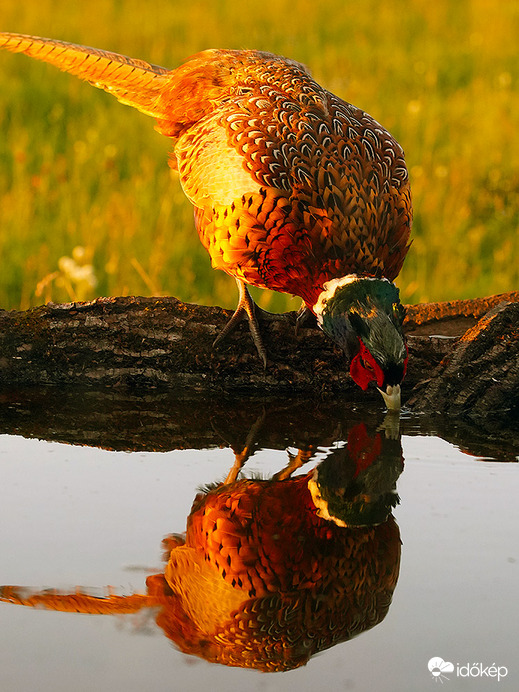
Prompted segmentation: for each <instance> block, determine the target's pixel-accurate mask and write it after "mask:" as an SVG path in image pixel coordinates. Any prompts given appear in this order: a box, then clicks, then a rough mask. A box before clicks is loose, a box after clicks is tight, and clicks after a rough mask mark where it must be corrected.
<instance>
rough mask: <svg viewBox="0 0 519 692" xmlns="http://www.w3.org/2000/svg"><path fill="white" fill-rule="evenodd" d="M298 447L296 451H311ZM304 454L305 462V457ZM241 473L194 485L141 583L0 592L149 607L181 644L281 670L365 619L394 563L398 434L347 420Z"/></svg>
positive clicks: (379, 603) (53, 602) (38, 599)
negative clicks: (266, 465) (328, 436)
mask: <svg viewBox="0 0 519 692" xmlns="http://www.w3.org/2000/svg"><path fill="white" fill-rule="evenodd" d="M308 460H309V459H305V460H304V461H308ZM303 463H304V462H303ZM295 468H297V466H295V467H294V465H293V463H292V460H291V461H290V463H289V465H288V466H287V468H286V469H283V470H282V471H280V472H279V473H277V474H276V475H275V476H274V477H273V478H272V479H269V480H266V479H264V480H257V479H247V478H242V479H239V478H238V473H239V469H240V465H235V466H234V467H233V468H232V469H231V471H230V473H229V475H228V477H227V479H226V480H225V482H224V483H220V484H216V485H215V486H213V487H212V488H211V489H208V490H207V491H206V492H201V493H199V494H198V495H197V496H196V498H195V500H194V502H193V506H192V509H191V512H190V514H189V517H188V519H187V530H186V533H185V535H183V536H181V535H176V534H173V535H171V536H169V537H168V538H166V539H165V540H164V547H165V548H166V554H165V559H166V561H167V564H166V566H165V569H164V572H163V573H159V574H154V575H151V576H149V577H148V579H147V581H146V584H147V593H146V594H130V595H128V596H119V595H115V594H111V593H108V594H106V595H105V596H104V597H99V596H97V597H96V596H93V595H90V594H87V593H82V592H81V591H80V590H77V591H76V592H75V593H71V594H62V593H59V592H56V591H53V590H49V589H46V590H44V591H40V592H38V591H32V590H30V589H27V588H26V587H19V586H2V587H0V602H2V601H4V602H11V603H17V604H21V605H27V606H32V607H39V608H41V607H46V608H49V609H53V610H61V611H72V612H85V613H92V614H94V613H97V614H123V613H132V612H138V611H140V610H141V609H143V608H157V609H158V613H157V624H158V625H159V626H160V627H161V628H162V629H163V631H164V633H165V634H166V636H167V637H169V638H170V639H171V640H172V641H173V642H175V644H176V645H177V646H178V648H179V649H180V650H181V651H183V652H184V653H189V654H192V655H196V656H199V657H201V658H205V659H206V660H209V661H212V662H215V663H222V664H225V665H228V666H239V667H247V668H257V669H260V670H264V671H282V670H290V669H292V668H295V667H298V666H301V665H304V664H305V663H306V662H307V661H308V660H309V658H310V657H311V656H312V655H314V654H315V653H317V652H319V651H323V650H324V649H327V648H330V647H331V646H334V645H335V644H338V643H339V642H344V641H347V640H348V639H351V638H352V637H354V636H356V635H358V634H360V633H361V632H364V631H366V630H368V629H370V628H371V627H374V626H375V625H377V624H378V623H379V622H381V621H382V620H383V619H384V617H385V615H386V613H387V612H388V609H389V606H390V604H391V599H392V594H393V592H394V589H395V587H396V583H397V580H398V574H399V565H400V535H399V530H398V526H397V524H396V522H395V520H394V518H393V515H392V513H391V510H392V508H393V507H394V506H395V504H396V503H397V502H398V496H397V495H396V491H395V489H396V481H397V478H398V476H399V474H400V473H401V471H402V468H403V460H402V448H401V444H400V438H399V436H397V437H396V438H394V439H392V438H391V437H387V436H386V435H383V434H381V432H380V431H378V432H376V433H375V434H374V435H373V434H369V433H368V431H367V429H366V426H365V424H364V423H361V424H358V425H357V426H355V427H353V428H352V429H351V430H350V431H349V434H348V443H347V446H345V447H337V448H334V449H333V450H332V452H331V453H330V454H329V456H328V457H327V458H325V459H324V460H323V461H322V462H321V463H320V464H319V465H318V466H316V468H314V469H313V470H311V471H309V472H308V473H305V474H303V475H300V476H296V477H294V478H291V477H290V476H291V474H292V472H293V471H294V470H295Z"/></svg>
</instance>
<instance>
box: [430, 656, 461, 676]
mask: <svg viewBox="0 0 519 692" xmlns="http://www.w3.org/2000/svg"><path fill="white" fill-rule="evenodd" d="M427 668H429V672H430V673H431V675H432V676H433V679H434V680H435V681H438V680H439V681H440V682H443V680H448V679H449V678H448V677H447V676H446V675H445V673H453V672H454V664H453V663H451V662H450V661H444V660H443V658H440V657H439V656H434V658H431V659H430V660H429V663H428V664H427Z"/></svg>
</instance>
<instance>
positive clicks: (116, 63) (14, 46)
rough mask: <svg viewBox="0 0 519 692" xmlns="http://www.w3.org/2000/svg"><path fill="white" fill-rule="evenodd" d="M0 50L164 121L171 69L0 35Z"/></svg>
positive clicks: (92, 50) (100, 52)
mask: <svg viewBox="0 0 519 692" xmlns="http://www.w3.org/2000/svg"><path fill="white" fill-rule="evenodd" d="M0 48H5V49H6V50H9V51H11V52H13V53H25V55H29V56H30V57H32V58H36V59H37V60H42V61H44V62H48V63H50V64H51V65H55V66H56V67H58V68H59V69H60V70H63V71H64V72H70V73H71V74H74V75H76V76H77V77H80V78H81V79H85V80H86V81H88V82H90V83H91V84H93V85H94V86H96V87H98V88H100V89H104V90H105V91H107V92H109V93H110V94H113V95H114V96H115V97H116V98H117V99H119V101H121V103H124V104H127V105H129V106H133V107H134V108H137V109H138V110H140V111H141V112H143V113H146V114H147V115H151V116H153V117H155V118H159V119H160V118H164V117H165V115H166V113H165V111H164V104H163V103H161V99H160V95H161V94H162V93H163V91H164V89H165V87H166V85H167V84H168V81H169V79H168V77H169V75H170V70H167V69H166V68H164V67H158V66H157V65H151V64H149V63H147V62H144V61H143V60H134V59H132V58H127V57H125V56H124V55H119V54H118V53H109V52H107V51H104V50H98V49H96V48H89V47H88V46H80V45H75V44H73V43H67V42H66V41H55V40H54V39H49V38H40V37H37V36H25V35H23V34H11V33H1V32H0Z"/></svg>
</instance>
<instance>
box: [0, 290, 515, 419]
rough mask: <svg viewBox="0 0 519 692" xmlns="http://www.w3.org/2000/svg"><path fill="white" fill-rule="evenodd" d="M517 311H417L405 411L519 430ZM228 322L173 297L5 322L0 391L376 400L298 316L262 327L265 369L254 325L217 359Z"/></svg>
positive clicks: (50, 310) (463, 305) (444, 306)
mask: <svg viewBox="0 0 519 692" xmlns="http://www.w3.org/2000/svg"><path fill="white" fill-rule="evenodd" d="M518 301H519V293H517V292H512V293H508V294H502V295H499V296H492V297H490V298H482V299H477V300H468V301H453V302H449V303H433V304H422V305H411V306H407V311H408V314H407V318H406V325H405V328H406V333H407V335H408V346H409V368H408V373H407V376H406V380H405V386H404V401H405V400H409V402H410V403H411V404H412V405H413V406H414V407H415V408H418V409H420V410H427V411H432V412H439V413H446V412H448V413H453V414H456V415H462V416H468V417H470V416H472V417H474V416H480V417H481V416H486V415H488V414H489V413H490V414H496V416H498V417H499V416H500V417H501V418H502V419H504V420H505V419H506V420H508V419H510V420H512V421H513V420H515V419H516V416H517V410H518V408H517V397H518V391H519V317H518V311H519V302H518ZM497 306H499V307H497ZM489 311H491V312H489ZM492 311H493V312H492ZM230 316H231V313H230V312H229V311H227V310H223V309H221V308H216V307H203V306H198V305H190V304H186V303H182V302H181V301H179V300H177V299H175V298H135V297H124V298H99V299H97V300H94V301H91V302H88V303H68V304H62V305H58V304H52V303H49V304H47V305H45V306H41V307H38V308H33V309H31V310H28V311H25V312H16V311H11V312H6V311H0V387H2V388H4V389H6V388H13V387H22V386H25V387H26V386H35V385H37V386H41V385H73V386H75V387H85V386H87V387H94V388H99V387H117V388H119V389H120V388H124V389H127V388H131V389H132V390H138V391H149V390H150V389H159V388H160V389H164V390H169V391H172V392H174V393H176V394H179V395H185V394H186V393H188V392H189V393H191V394H194V393H196V392H204V393H206V394H211V393H212V394H215V393H217V394H225V393H228V394H229V393H232V394H237V393H240V394H247V395H249V396H251V395H252V396H254V395H259V396H262V397H265V396H269V395H283V396H288V395H290V396H294V395H304V396H315V395H318V396H320V397H326V396H327V395H331V394H334V395H335V394H344V395H347V396H352V397H357V398H361V397H362V398H363V399H365V398H366V395H365V394H363V393H362V392H360V391H359V390H358V387H357V386H356V385H355V384H354V383H353V382H352V380H351V378H350V376H349V374H348V368H347V364H346V361H345V357H344V355H343V353H342V352H341V351H340V349H338V348H336V347H335V346H334V345H333V343H332V342H331V341H330V340H329V339H328V338H327V337H326V336H325V335H324V334H323V333H322V332H321V331H320V330H319V329H317V328H316V327H315V326H310V327H305V328H300V329H299V331H298V333H296V330H295V313H288V317H287V319H285V320H273V321H271V320H268V321H266V322H263V323H262V324H261V328H262V335H263V338H264V343H265V346H266V348H267V353H268V356H269V362H268V365H267V368H264V367H263V364H262V362H261V360H260V358H259V357H258V355H257V352H256V350H255V347H254V345H253V342H252V339H251V337H250V334H249V331H248V325H247V322H246V321H245V320H244V321H243V323H242V324H241V325H239V327H238V328H237V329H236V331H235V332H234V333H232V334H231V335H229V336H228V337H226V339H225V341H224V342H223V343H222V344H220V345H219V346H218V347H216V348H213V346H212V344H213V341H214V339H215V337H216V335H217V334H218V333H219V331H220V330H221V329H222V328H223V326H224V325H225V323H226V322H227V320H228V319H229V318H230ZM413 390H414V391H413ZM368 396H369V395H368ZM373 396H374V397H378V396H379V395H378V394H377V393H376V392H375V393H374V394H373Z"/></svg>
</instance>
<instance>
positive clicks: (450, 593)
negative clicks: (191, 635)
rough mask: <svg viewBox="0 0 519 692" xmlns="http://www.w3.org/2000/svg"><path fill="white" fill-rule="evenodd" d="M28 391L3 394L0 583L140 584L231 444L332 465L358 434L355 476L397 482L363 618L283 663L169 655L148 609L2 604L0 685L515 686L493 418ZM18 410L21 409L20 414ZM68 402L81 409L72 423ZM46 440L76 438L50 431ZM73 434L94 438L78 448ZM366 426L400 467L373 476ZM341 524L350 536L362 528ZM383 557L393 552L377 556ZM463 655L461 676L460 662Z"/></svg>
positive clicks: (510, 494) (262, 469)
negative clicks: (436, 665) (276, 666)
mask: <svg viewBox="0 0 519 692" xmlns="http://www.w3.org/2000/svg"><path fill="white" fill-rule="evenodd" d="M27 401H28V399H23V398H21V397H17V396H14V397H12V398H11V399H9V400H4V402H3V404H4V418H3V421H4V423H3V427H2V430H3V431H4V433H5V434H3V435H1V436H0V468H1V478H2V485H1V489H0V554H1V556H2V558H1V561H0V584H3V585H15V586H17V587H32V588H33V589H34V590H35V592H38V593H41V592H42V591H43V590H44V589H59V590H60V592H62V593H68V594H72V593H74V591H75V589H76V587H78V588H79V590H80V591H82V592H86V593H88V594H90V595H93V596H103V595H106V594H107V591H106V587H108V586H110V587H112V590H113V591H114V592H116V593H117V594H121V595H127V596H130V595H131V594H146V593H147V586H146V578H147V577H148V576H149V575H154V574H162V573H164V569H165V563H164V562H163V561H162V553H163V546H162V540H163V538H164V537H165V536H167V535H169V534H171V533H176V534H179V533H182V532H183V531H185V529H186V520H187V517H188V516H189V514H190V511H191V507H192V503H193V500H194V498H195V496H196V495H197V493H198V492H199V489H200V487H201V486H205V485H207V484H210V483H215V482H216V483H218V482H222V481H223V480H224V479H225V478H226V476H227V474H228V473H229V470H230V469H231V468H232V467H233V465H234V464H235V463H236V455H239V454H244V448H245V447H246V446H247V445H248V454H247V452H246V453H245V454H244V456H245V457H247V456H248V455H249V456H248V458H247V459H246V461H245V464H244V466H243V469H242V470H241V472H240V475H239V478H243V477H247V478H252V477H258V476H260V477H261V478H263V479H268V478H270V477H272V475H273V474H276V473H278V472H280V471H281V470H282V469H284V468H285V467H286V466H287V463H288V462H289V458H290V456H289V455H292V458H294V457H295V456H296V455H297V452H298V450H299V451H300V454H301V450H303V456H304V458H305V459H308V461H306V463H305V464H304V465H303V466H302V467H301V468H299V469H297V470H296V471H295V472H294V474H293V476H294V477H295V478H298V477H301V476H303V475H305V474H306V473H308V472H310V470H311V469H313V468H316V467H318V466H319V464H323V463H324V462H325V461H326V460H327V459H330V457H333V456H334V455H335V457H337V458H338V459H339V464H343V463H349V462H348V459H349V457H348V455H350V456H351V454H352V453H353V452H352V451H351V450H353V447H354V444H357V446H358V445H359V444H361V449H360V451H359V450H358V449H357V451H356V452H355V455H356V456H355V459H356V460H357V461H356V463H361V462H360V461H359V460H363V461H362V464H364V466H362V468H361V467H360V466H359V468H361V471H360V475H362V474H368V475H367V476H366V479H367V480H366V483H367V484H368V485H369V486H370V488H371V489H373V487H375V486H376V487H377V488H378V487H379V484H380V482H382V483H388V484H389V486H391V485H392V484H393V483H396V487H397V491H398V495H399V496H400V504H398V505H397V506H396V507H395V509H394V511H393V514H394V519H395V520H396V524H397V526H398V530H399V532H400V538H401V541H402V545H401V561H400V566H399V569H398V570H397V571H398V574H397V576H398V580H397V583H396V586H395V587H394V591H392V599H391V602H390V604H389V607H388V608H387V612H384V613H382V614H381V615H380V618H379V620H380V621H379V622H378V623H377V622H375V624H373V623H372V624H373V626H372V627H371V628H366V629H365V631H362V632H361V633H360V634H359V635H358V636H355V637H353V638H352V639H349V641H344V642H342V643H338V644H337V645H335V646H332V647H331V648H329V649H327V650H326V651H324V652H322V653H319V654H317V655H316V656H313V657H312V658H311V659H310V660H309V662H308V663H307V664H306V665H304V666H302V667H299V668H296V669H294V670H290V671H288V672H283V673H261V672H258V671H256V670H248V669H242V668H239V667H229V666H226V665H220V664H215V663H210V662H208V661H206V660H204V659H203V658H201V657H199V656H195V655H188V654H185V653H182V652H181V651H179V649H178V647H177V646H176V645H175V644H174V643H172V641H171V639H170V638H168V636H166V634H165V630H164V628H163V627H160V626H158V625H157V623H156V615H157V609H152V610H146V609H141V610H138V611H136V612H134V613H132V614H125V615H101V614H99V615H92V614H84V613H73V612H54V611H52V610H45V609H41V608H39V609H34V608H31V607H28V606H22V605H15V604H12V603H7V602H2V603H0V688H1V689H2V690H5V691H6V692H7V691H8V692H11V691H13V692H18V691H22V690H23V691H25V690H39V691H42V692H45V691H47V690H49V691H50V690H53V691H57V692H59V691H61V690H63V691H65V690H66V691H67V692H68V690H71V689H74V690H77V691H78V692H81V691H83V690H84V691H87V690H92V689H96V690H98V691H99V692H104V691H105V690H142V689H149V690H165V689H171V690H177V689H178V690H186V691H190V690H193V692H194V691H196V690H202V689H211V690H215V692H220V690H221V691H222V692H224V691H225V692H227V690H228V689H229V686H230V685H233V686H234V688H235V689H251V690H275V691H277V690H287V689H299V690H301V692H304V691H306V690H313V689H316V687H322V686H323V685H326V686H327V687H332V686H333V688H335V689H340V690H367V689H380V690H389V691H390V692H391V691H393V690H394V691H395V692H396V691H397V690H404V691H405V690H409V691H413V692H414V691H416V690H418V689H419V690H426V689H429V688H430V689H434V687H433V685H434V684H435V683H438V682H445V685H446V686H447V688H448V689H452V690H457V689H485V690H492V689H494V686H496V689H500V690H515V689H517V688H518V685H519V672H518V664H517V662H516V660H517V659H516V640H517V634H518V623H519V606H518V600H517V585H518V583H519V580H518V570H519V548H518V546H519V541H518V528H517V527H518V526H519V505H518V503H517V496H518V494H519V476H518V465H517V463H514V462H516V461H517V456H516V454H515V450H514V447H513V445H511V444H510V442H509V441H508V440H506V439H505V437H506V436H505V435H504V434H503V442H502V445H501V449H500V448H499V444H498V440H497V442H496V436H493V435H492V434H487V435H482V436H481V437H480V436H479V435H478V434H477V432H476V431H475V432H474V434H473V435H472V436H471V437H470V439H466V438H464V435H465V434H466V429H465V427H464V426H461V427H460V428H459V429H456V430H455V431H454V432H452V430H453V429H452V428H449V429H450V430H451V435H450V439H456V440H457V444H454V443H453V442H452V441H447V440H446V439H442V437H440V436H439V434H438V432H437V430H438V424H437V422H436V423H434V424H433V423H432V422H428V421H427V420H426V419H424V417H415V416H412V415H411V414H404V415H403V417H402V420H401V421H400V426H399V434H398V435H396V439H393V438H395V426H394V424H392V425H390V426H388V424H387V421H386V423H385V421H384V416H383V414H382V413H381V411H380V409H379V408H378V407H372V406H362V405H361V404H356V405H351V406H347V405H344V406H342V408H341V409H340V411H339V412H337V409H336V408H334V407H331V408H330V407H326V406H321V405H315V404H309V403H308V402H306V404H304V403H303V404H298V405H295V404H294V405H293V406H286V405H281V404H280V405H279V407H278V409H276V406H275V405H274V404H273V403H272V402H269V403H268V405H262V406H259V407H258V409H257V410H256V409H255V408H254V406H247V405H245V404H243V403H242V402H237V406H236V408H234V409H233V408H232V406H231V407H230V408H229V407H228V408H225V409H224V410H223V411H222V410H221V409H220V408H218V407H214V406H213V405H212V404H211V405H209V404H208V405H207V406H206V408H204V407H202V408H200V407H195V406H194V405H193V404H191V403H189V402H184V403H183V404H182V405H181V406H180V407H179V408H175V407H174V406H173V405H171V403H169V404H168V405H164V401H162V403H161V404H160V405H158V404H157V402H156V401H151V400H148V401H142V400H141V401H140V402H139V405H138V407H136V406H135V402H133V404H132V406H128V407H124V406H122V405H121V402H120V401H119V400H117V401H113V399H112V406H111V407H110V405H109V402H106V401H104V403H103V407H102V408H101V409H99V407H97V409H96V413H92V414H91V415H90V414H89V415H87V414H86V411H87V410H89V409H90V407H89V405H88V397H87V398H84V397H83V398H81V400H80V401H79V402H76V403H75V404H74V406H75V408H74V406H72V403H71V400H68V399H67V398H66V397H61V398H58V403H56V401H54V403H53V405H52V406H43V407H42V406H41V403H42V402H41V401H40V402H39V403H40V405H39V406H38V408H37V409H34V408H31V406H29V404H28V403H27ZM31 401H34V399H31ZM59 401H61V405H60V404H59ZM47 403H48V402H47ZM91 408H92V409H93V408H95V407H91ZM6 409H9V411H10V413H9V415H7V414H5V410H6ZM67 409H68V411H67ZM27 410H29V412H32V413H33V414H34V415H33V416H32V423H28V422H27V416H25V415H24V411H25V412H26V411H27ZM115 410H117V411H119V414H121V411H122V412H123V413H124V415H122V417H121V415H118V416H115V417H114V420H115V422H116V425H115V428H114V425H113V423H114V420H111V417H110V411H112V412H113V411H115ZM150 411H152V414H150ZM168 412H169V415H168ZM272 412H273V413H274V414H275V415H274V416H273V418H272V417H269V416H270V414H272ZM302 412H304V415H303V413H302ZM71 413H72V414H74V416H75V419H76V420H78V421H81V426H79V427H78V428H77V429H73V425H72V423H71V418H70V414H71ZM45 419H47V426H46V425H45V422H44V421H45ZM110 420H111V423H110V422H109V421H110ZM311 420H315V421H316V425H315V427H312V423H311V422H309V421H311ZM121 421H125V423H124V424H122V423H121ZM189 421H191V425H189V424H188V422H189ZM139 424H140V427H139ZM384 424H385V425H386V427H385V428H384V427H382V428H381V427H380V426H384ZM150 426H151V427H150ZM359 426H360V427H359ZM362 426H364V428H362ZM9 428H10V429H9ZM139 429H140V430H141V433H139ZM359 430H360V431H361V432H360V433H359ZM363 430H364V432H366V435H367V437H366V436H364V432H363ZM352 431H353V432H352ZM8 432H10V433H11V434H7V433H8ZM480 432H481V431H480ZM22 433H23V434H22ZM35 437H45V438H46V440H39V439H35ZM497 437H498V436H497ZM56 439H61V440H65V439H68V440H69V441H75V442H81V443H82V444H81V445H79V444H67V443H66V442H64V441H61V442H58V441H49V440H56ZM89 439H90V440H94V442H96V443H99V442H100V441H101V443H102V444H103V446H104V447H105V448H99V447H96V446H87V444H86V443H87V442H88V440H89ZM376 439H379V440H381V443H380V444H381V445H382V452H380V449H381V448H380V447H378V448H377V449H378V452H377V454H378V453H382V454H384V453H386V454H389V456H388V457H385V458H384V459H383V463H384V464H385V466H384V467H383V468H387V467H388V465H390V464H391V463H392V461H391V460H393V461H394V462H395V464H396V463H397V461H398V458H399V453H400V452H399V451H398V450H400V445H401V453H402V456H403V459H404V461H403V467H402V468H397V467H396V466H395V467H394V468H393V470H392V471H391V473H390V474H389V475H390V476H391V477H390V478H389V479H388V478H384V479H383V480H382V481H380V478H381V475H380V473H379V475H378V476H377V477H376V478H375V479H373V474H372V475H371V476H370V475H369V468H368V466H369V464H371V463H372V462H373V460H374V458H375V456H376V454H374V452H373V450H374V446H373V445H374V442H373V441H374V440H376ZM125 440H126V442H125ZM168 440H169V442H170V445H169V446H170V447H171V448H170V449H169V450H167V449H166V448H167V447H168ZM355 440H356V441H357V442H356V443H355ZM359 440H361V443H359V442H358V441H359ZM362 440H364V442H362ZM365 440H367V442H366V441H365ZM474 440H476V442H475V441H474ZM182 441H183V443H182ZM370 441H371V442H370ZM200 442H201V443H202V444H200ZM362 444H363V445H364V446H363V447H362ZM395 444H397V445H399V446H398V449H397V448H395ZM269 445H270V446H269ZM496 445H497V446H496ZM109 446H111V447H112V448H113V447H116V448H117V450H114V449H112V450H109V449H106V447H109ZM181 446H183V447H185V448H184V449H180V448H179V447H181ZM197 446H200V448H197ZM146 447H148V448H149V449H157V448H158V449H161V450H164V451H147V450H146ZM460 447H461V448H462V449H469V450H470V451H471V453H466V452H463V451H461V450H460ZM132 449H133V450H134V451H131V450H132ZM388 449H389V452H387V450H388ZM348 450H350V451H348ZM384 450H386V451H385V452H384ZM478 450H479V453H478ZM489 450H490V451H489ZM492 450H494V451H492ZM370 455H371V456H370ZM388 459H389V461H388ZM498 459H499V460H498ZM345 460H346V461H345ZM395 460H396V461H395ZM507 462H510V463H507ZM395 468H397V470H396V471H395ZM357 471H358V469H357ZM287 516H290V509H289V508H287ZM349 516H350V517H351V516H352V515H351V514H350V515H349ZM379 519H380V518H379ZM389 520H390V521H393V520H392V519H391V517H390V518H389ZM292 521H294V519H292ZM380 522H381V523H382V524H383V521H382V520H380ZM343 530H344V531H350V532H353V533H352V534H351V535H352V536H354V537H355V535H357V534H355V531H365V530H366V529H363V528H362V527H361V528H359V529H355V528H344V529H343ZM370 530H371V529H370ZM377 530H378V529H377ZM381 559H382V558H381ZM391 559H393V558H391ZM389 562H390V560H388V562H387V564H388V565H389ZM384 564H385V563H384ZM394 566H395V564H394V560H393V563H392V565H390V566H389V567H387V569H386V567H384V569H385V570H386V572H387V570H388V569H390V568H391V569H393V568H394ZM359 569H361V568H360V567H359ZM382 571H383V570H381V576H380V579H381V580H382V579H384V578H385V577H384V575H383V574H382ZM384 574H385V573H384ZM24 593H28V592H24ZM357 619H358V620H359V622H360V621H361V620H362V618H361V616H360V615H359V616H358V618H357ZM359 629H363V625H362V623H361V624H360V625H359ZM434 657H441V658H442V659H444V661H446V662H451V663H452V664H453V669H454V670H453V671H452V672H447V673H445V677H444V678H443V679H442V676H440V675H437V676H436V677H435V676H433V675H432V674H431V672H430V671H429V670H428V667H427V664H428V661H429V660H430V659H431V658H434ZM467 664H470V666H471V667H472V668H471V670H472V675H468V676H466V677H463V673H464V672H465V668H464V666H467ZM475 664H478V665H479V664H481V665H480V667H479V671H481V670H484V669H485V668H486V669H487V671H488V670H489V668H488V667H489V666H491V667H492V666H495V667H496V668H497V667H501V668H500V669H501V673H503V671H504V669H505V667H506V669H507V671H508V674H507V675H506V677H502V679H501V680H500V681H499V682H498V680H497V678H496V677H491V676H488V675H486V674H484V673H481V672H478V668H477V666H475ZM469 670H470V669H469ZM490 670H491V672H492V671H493V668H490ZM459 671H461V674H460V672H459Z"/></svg>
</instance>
